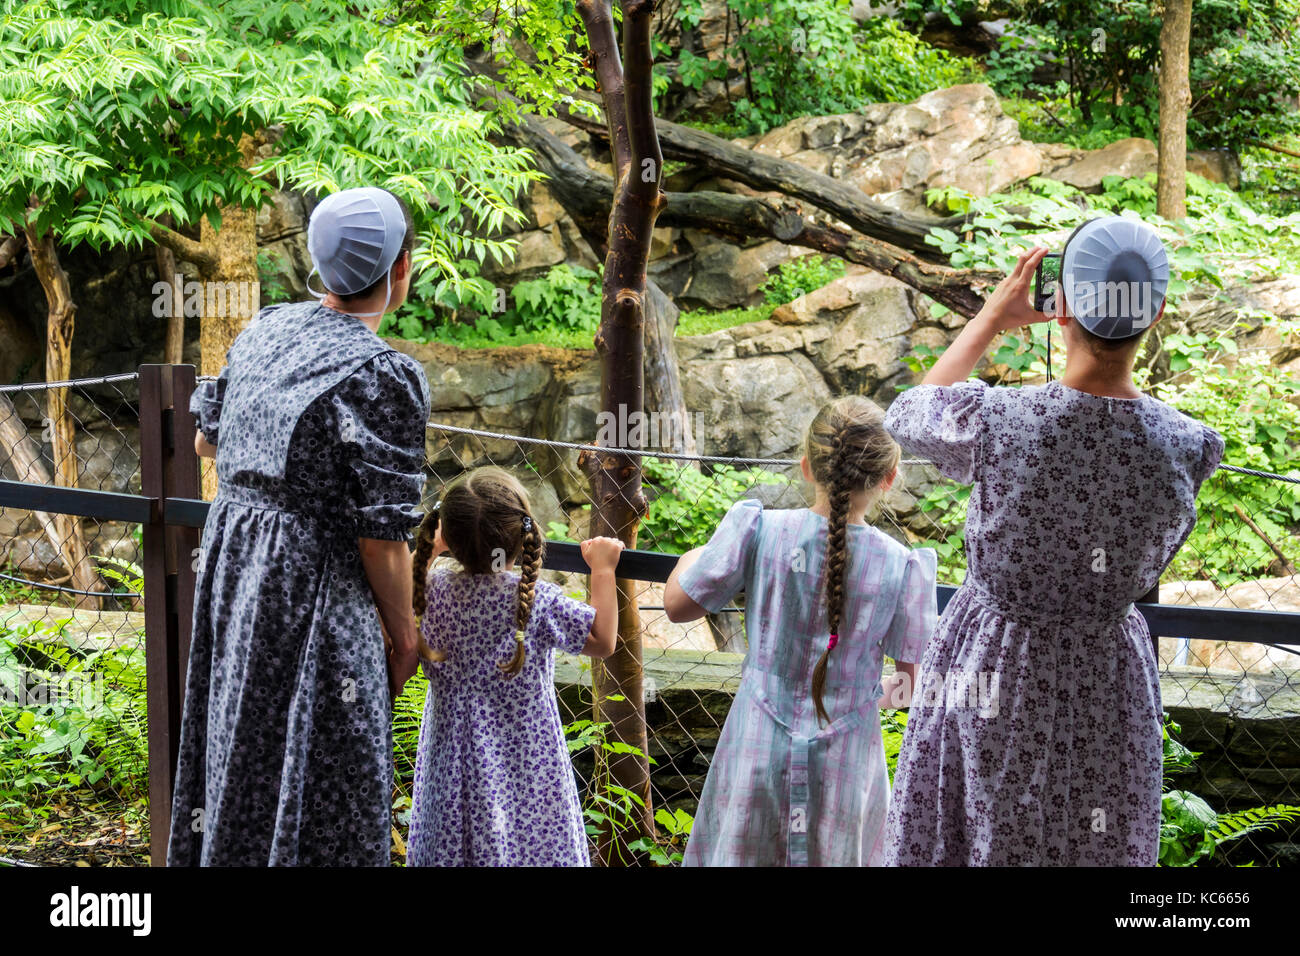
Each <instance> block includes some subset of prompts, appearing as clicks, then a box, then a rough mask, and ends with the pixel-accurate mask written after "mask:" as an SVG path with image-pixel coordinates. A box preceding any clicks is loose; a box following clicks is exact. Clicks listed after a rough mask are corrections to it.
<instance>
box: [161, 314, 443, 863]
mask: <svg viewBox="0 0 1300 956" xmlns="http://www.w3.org/2000/svg"><path fill="white" fill-rule="evenodd" d="M227 361H228V364H227V366H226V368H224V369H223V370H222V372H221V375H220V377H219V378H218V379H217V380H215V381H209V382H205V383H203V385H202V386H201V387H200V388H199V389H198V390H197V391H196V392H195V394H194V398H193V402H192V404H191V411H192V412H193V413H194V414H195V416H196V418H197V420H198V425H199V428H200V430H201V431H202V432H203V434H204V436H205V437H206V438H207V439H208V441H210V442H212V443H213V444H215V445H216V447H217V475H218V479H219V490H218V493H217V497H216V500H215V501H214V502H213V504H212V508H211V511H210V512H209V514H208V519H207V524H206V525H205V527H204V530H203V540H202V548H201V552H200V556H199V568H198V585H197V591H196V595H195V607H194V633H193V640H192V644H191V648H190V659H189V671H188V677H187V680H186V688H185V711H184V718H183V722H182V727H181V740H180V760H179V765H178V768H177V780H176V790H175V795H174V799H173V806H172V826H171V842H170V846H169V850H168V864H169V865H204V866H209V865H211V866H241V865H242V866H266V865H309V866H319V865H330V864H336V865H351V866H358V865H367V866H381V865H386V864H387V863H388V859H389V854H388V847H389V833H390V826H391V824H390V813H391V799H392V777H393V766H392V729H391V716H390V714H391V711H390V708H391V703H390V700H389V692H388V685H387V676H386V667H385V652H384V644H383V637H382V633H381V631H380V626H379V616H378V612H377V611H376V609H375V601H374V595H373V593H372V592H371V590H370V586H369V583H368V580H367V578H366V575H365V570H364V568H363V566H362V564H361V559H360V553H359V549H358V544H357V539H358V538H378V539H384V540H392V541H402V540H405V539H406V538H407V536H408V534H409V532H410V530H411V528H412V527H413V526H414V525H415V524H416V523H418V521H419V511H418V504H419V501H420V492H421V488H422V486H423V463H424V434H425V425H426V422H427V420H428V413H429V391H428V384H427V382H426V381H425V376H424V372H423V369H422V368H421V367H420V365H419V363H418V362H416V361H415V360H414V359H412V358H410V357H409V356H406V355H403V354H401V353H398V352H396V351H394V350H393V349H392V348H391V347H390V346H388V345H387V344H386V343H385V342H384V341H383V340H382V339H380V338H379V337H378V336H377V335H375V334H374V333H373V332H371V331H370V330H369V329H368V328H366V327H365V326H364V325H362V323H361V322H360V321H359V320H357V319H356V318H353V317H351V316H348V315H344V314H343V313H340V312H336V311H334V310H332V309H329V308H326V307H324V306H319V305H317V304H316V303H314V302H312V303H298V304H294V305H287V306H281V307H273V308H270V309H265V310H263V311H262V312H261V313H259V314H258V316H257V317H256V318H255V319H254V321H253V322H252V324H250V325H249V327H248V328H247V329H245V330H244V331H243V332H242V333H241V334H240V335H239V337H238V338H237V339H236V341H235V343H234V345H233V346H232V347H231V349H230V352H229V354H228V356H227Z"/></svg>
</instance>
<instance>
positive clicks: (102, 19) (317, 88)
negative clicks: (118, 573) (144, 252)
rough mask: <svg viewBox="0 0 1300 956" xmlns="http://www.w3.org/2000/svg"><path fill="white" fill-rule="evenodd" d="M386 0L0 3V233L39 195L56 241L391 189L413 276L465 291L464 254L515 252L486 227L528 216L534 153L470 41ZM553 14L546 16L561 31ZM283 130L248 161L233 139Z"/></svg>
mask: <svg viewBox="0 0 1300 956" xmlns="http://www.w3.org/2000/svg"><path fill="white" fill-rule="evenodd" d="M385 9H386V8H385V5H384V4H382V3H379V2H376V0H362V2H359V3H358V2H346V3H345V2H342V0H318V2H315V3H313V4H311V6H310V8H308V6H307V5H306V4H302V3H296V2H265V0H228V2H223V3H221V4H216V5H209V4H205V3H201V2H199V0H164V2H159V3H155V4H149V5H145V4H141V3H138V2H135V0H0V16H2V17H3V19H2V21H0V22H2V23H3V27H2V28H0V155H4V156H5V158H6V161H5V163H4V164H2V165H0V233H7V232H13V231H15V230H17V229H19V228H20V227H21V225H22V223H23V221H24V220H25V219H26V218H27V217H28V212H27V205H28V200H29V197H31V196H33V195H34V196H35V197H36V198H37V200H38V201H39V206H38V207H37V208H36V209H35V212H34V213H33V217H34V223H35V227H36V229H37V231H38V232H44V231H45V230H46V229H48V228H52V229H54V230H55V232H56V233H57V234H58V236H59V240H60V242H62V243H64V244H68V245H77V244H79V243H82V242H85V243H88V244H90V245H91V246H93V247H95V248H97V249H98V248H100V247H103V246H106V245H110V246H111V245H125V246H128V247H130V246H140V245H143V244H145V243H147V242H152V240H151V238H150V234H149V225H150V223H151V222H153V221H156V220H158V219H159V218H160V217H162V216H164V215H167V214H170V215H171V216H173V217H174V218H175V221H176V222H177V223H178V224H179V225H181V226H187V225H189V226H192V225H194V224H196V223H197V222H198V221H199V220H200V219H201V218H202V217H205V216H206V217H208V218H210V219H211V220H212V221H213V222H214V223H216V222H217V221H218V207H219V204H222V203H226V204H234V205H239V206H248V207H252V206H257V205H260V203H261V202H262V201H263V199H264V197H265V194H266V192H267V191H268V190H269V189H270V188H271V186H270V183H271V182H273V181H276V180H278V181H279V182H280V183H282V184H284V185H287V186H292V187H297V188H300V189H304V190H307V191H311V192H317V193H324V192H332V191H334V190H337V189H340V188H344V187H347V186H355V185H362V184H367V185H379V186H383V187H385V188H387V189H390V190H392V191H393V192H394V193H396V194H397V195H400V196H401V197H402V198H404V199H405V200H407V201H408V203H410V205H411V207H412V212H413V215H414V217H415V219H416V225H417V229H418V231H419V241H418V243H417V247H416V250H415V255H414V263H415V266H416V268H417V271H419V272H421V274H420V276H419V278H418V280H417V288H418V290H419V291H420V292H421V294H424V295H428V296H430V297H433V298H445V297H463V296H464V295H466V294H467V293H469V292H472V291H474V290H475V289H476V288H477V290H478V291H479V292H482V286H483V282H482V280H481V279H478V278H476V274H475V273H473V272H471V271H469V270H468V269H467V265H466V264H467V263H470V262H475V263H477V262H482V261H484V260H485V259H486V258H487V257H489V256H491V257H492V258H495V259H498V260H501V259H505V258H508V257H509V256H510V255H512V251H511V250H512V243H511V242H510V241H506V240H496V239H484V238H481V236H482V235H484V234H489V233H491V231H492V230H498V229H500V228H501V226H502V225H503V224H504V223H505V221H506V220H507V219H509V220H513V221H520V220H521V219H522V218H523V215H522V213H521V212H520V211H519V210H518V209H517V208H516V206H515V204H514V197H515V195H516V193H517V192H518V191H519V190H520V189H522V188H524V187H525V186H527V184H528V183H529V182H531V181H532V180H533V179H535V178H536V177H537V174H536V173H535V172H534V171H533V170H532V169H531V163H530V160H529V158H528V156H527V154H526V153H525V152H524V151H522V150H518V149H512V148H508V147H502V146H497V145H494V144H493V143H492V142H491V141H490V137H491V136H492V135H493V134H494V133H495V132H496V131H497V128H498V127H497V123H496V120H495V118H494V116H493V115H492V114H489V113H485V112H482V111H479V110H477V109H475V108H474V107H473V105H472V104H471V101H470V84H469V82H468V81H467V80H466V78H465V77H464V72H463V66H462V65H461V61H460V55H459V48H454V47H449V46H447V44H446V43H445V42H444V43H442V44H441V45H431V44H430V42H429V36H428V35H427V34H426V33H425V32H423V31H422V30H421V29H419V28H418V27H417V26H415V25H413V24H410V23H406V22H393V21H391V20H388V21H386V20H385V19H384V14H385ZM552 29H553V28H552ZM268 129H269V130H275V131H277V132H278V134H279V138H278V140H276V142H275V145H274V150H273V151H272V152H271V153H270V155H268V156H265V157H263V158H260V159H258V160H257V161H256V162H255V163H254V165H253V166H252V167H251V168H248V169H245V168H243V167H242V166H241V156H240V152H239V140H240V138H241V136H243V135H245V134H249V135H252V134H256V133H258V132H259V131H263V130H268Z"/></svg>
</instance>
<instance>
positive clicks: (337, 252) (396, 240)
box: [307, 186, 406, 295]
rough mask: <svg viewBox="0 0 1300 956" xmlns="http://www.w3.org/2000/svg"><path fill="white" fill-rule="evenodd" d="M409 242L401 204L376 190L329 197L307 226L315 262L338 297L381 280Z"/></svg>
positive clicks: (324, 282) (309, 249)
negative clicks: (403, 241) (405, 242)
mask: <svg viewBox="0 0 1300 956" xmlns="http://www.w3.org/2000/svg"><path fill="white" fill-rule="evenodd" d="M405 238H406V217H405V216H403V215H402V207H401V205H400V204H399V203H398V202H397V199H396V197H394V196H393V194H392V193H390V192H387V191H386V190H383V189H379V188H377V187H375V186H362V187H361V188H359V189H344V190H343V191H342V192H337V193H334V194H333V195H332V196H328V197H326V198H325V199H324V200H322V202H321V203H320V205H318V206H317V207H316V208H315V209H314V210H312V214H311V220H310V221H309V222H308V223H307V252H308V253H309V254H310V255H311V264H312V266H313V268H314V270H315V271H316V272H317V273H318V274H319V275H320V278H321V284H322V285H324V286H325V288H326V290H328V291H329V292H333V293H334V294H335V295H353V294H355V293H357V292H361V291H363V290H364V289H368V288H369V287H370V286H372V285H374V284H375V283H376V282H378V281H379V279H380V277H381V276H383V275H384V274H385V273H387V272H388V270H389V269H391V268H392V267H393V263H394V262H396V261H397V257H398V255H399V254H400V253H401V251H402V240H403V239H405ZM309 278H310V277H309ZM312 294H313V295H316V294H317V293H315V292H313V293H312Z"/></svg>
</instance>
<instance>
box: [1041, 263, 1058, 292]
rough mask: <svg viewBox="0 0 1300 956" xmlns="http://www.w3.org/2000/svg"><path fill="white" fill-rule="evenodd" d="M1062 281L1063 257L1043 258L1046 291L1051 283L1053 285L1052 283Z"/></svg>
mask: <svg viewBox="0 0 1300 956" xmlns="http://www.w3.org/2000/svg"><path fill="white" fill-rule="evenodd" d="M1060 281H1061V257H1060V256H1044V257H1043V287H1044V291H1046V290H1047V286H1048V284H1049V283H1052V282H1060Z"/></svg>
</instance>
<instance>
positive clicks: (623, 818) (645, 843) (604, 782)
mask: <svg viewBox="0 0 1300 956" xmlns="http://www.w3.org/2000/svg"><path fill="white" fill-rule="evenodd" d="M607 699H608V700H613V701H617V700H622V699H623V698H622V697H621V696H620V695H618V694H615V695H612V696H610V697H609V698H607ZM610 726H611V724H610V723H609V722H608V721H595V720H586V719H584V720H576V721H574V722H573V723H571V724H567V725H565V727H564V740H565V743H566V744H567V745H568V748H569V753H570V754H575V753H578V752H580V751H584V750H595V751H598V752H599V755H600V756H598V758H597V761H596V766H597V768H598V769H599V768H600V767H601V766H603V765H604V763H605V760H604V759H602V758H604V757H609V756H619V755H624V754H626V755H631V756H634V757H640V758H642V759H644V760H645V761H646V762H647V763H648V764H649V765H651V766H653V765H654V763H655V760H654V758H653V757H649V756H647V755H646V754H645V753H644V752H643V751H642V750H641V748H640V747H635V746H633V745H631V744H626V743H623V742H622V741H620V740H610V739H609V728H610ZM644 807H645V801H644V800H642V799H641V797H640V796H639V795H638V794H636V793H633V792H632V791H631V790H628V789H627V788H626V787H620V786H618V785H617V784H615V783H614V782H613V778H612V777H610V776H609V775H608V774H603V775H601V777H600V779H598V780H596V781H594V784H593V786H592V788H591V790H590V792H588V794H587V802H586V804H585V805H584V806H583V808H582V815H583V819H584V820H585V821H586V824H585V825H586V831H587V836H589V837H592V838H595V837H596V836H597V835H598V834H600V832H601V831H602V830H604V829H605V828H606V827H610V828H612V830H613V832H615V833H627V832H628V831H629V830H632V829H633V828H634V827H635V826H636V822H637V810H638V809H639V808H644ZM654 819H655V822H656V823H658V824H659V825H660V826H661V827H663V828H664V830H665V832H666V835H667V837H668V841H667V844H666V845H665V844H663V843H659V842H656V841H654V840H651V839H649V838H647V837H644V836H642V837H638V838H637V839H636V840H633V841H631V842H630V843H628V849H630V850H631V851H632V852H633V853H644V854H645V855H646V858H647V859H648V861H649V862H650V863H651V865H653V866H673V865H675V864H678V863H681V861H682V850H683V849H685V846H686V841H687V840H688V839H689V838H690V835H691V827H692V826H693V825H694V823H695V820H694V818H693V817H692V816H691V815H690V814H689V813H687V812H686V811H685V810H681V809H677V810H672V811H669V810H666V809H664V808H663V807H660V808H659V809H658V810H656V811H655V814H654Z"/></svg>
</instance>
